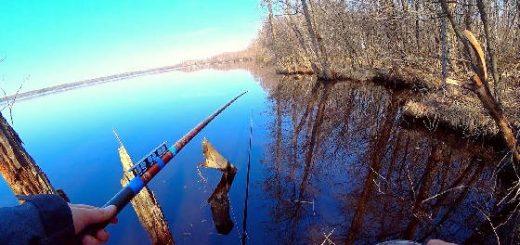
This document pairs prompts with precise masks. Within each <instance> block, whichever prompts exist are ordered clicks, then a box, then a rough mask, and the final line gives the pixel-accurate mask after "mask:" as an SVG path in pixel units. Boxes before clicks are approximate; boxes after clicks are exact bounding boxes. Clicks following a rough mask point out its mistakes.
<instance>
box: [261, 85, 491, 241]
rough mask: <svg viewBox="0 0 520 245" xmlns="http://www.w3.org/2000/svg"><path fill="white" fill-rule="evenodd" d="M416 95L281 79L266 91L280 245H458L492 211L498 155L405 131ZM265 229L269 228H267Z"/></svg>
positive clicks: (269, 190) (268, 188) (270, 185)
mask: <svg viewBox="0 0 520 245" xmlns="http://www.w3.org/2000/svg"><path fill="white" fill-rule="evenodd" d="M410 96H413V95H410V94H407V93H406V92H396V91H388V90H386V89H384V88H381V87H375V86H372V85H368V84H358V83H348V82H343V83H328V84H322V83H319V82H316V81H314V80H312V79H309V78H305V77H303V78H300V79H293V78H283V79H282V80H281V81H280V82H279V84H278V86H277V87H273V89H271V91H270V99H271V101H272V114H273V117H272V118H273V122H272V123H271V124H270V125H271V135H272V138H273V140H272V142H271V143H270V145H269V147H270V151H269V152H270V153H271V154H270V155H269V156H268V157H267V161H266V164H265V165H266V168H267V169H268V172H269V173H270V175H269V177H268V178H266V179H265V180H264V181H263V182H262V187H263V189H264V191H265V193H266V195H268V197H269V198H271V199H272V202H271V203H270V204H269V208H270V214H271V217H270V218H271V221H270V222H273V223H274V224H270V225H269V226H270V227H271V229H270V231H271V234H273V235H275V236H276V238H275V239H276V240H278V241H280V243H284V244H311V243H313V244H316V243H317V244H319V243H321V242H323V241H324V240H325V238H326V237H325V235H324V234H328V233H329V232H330V231H331V230H333V229H334V234H332V235H331V236H330V237H329V238H330V239H331V240H333V241H334V242H336V243H338V242H344V241H345V242H346V244H353V243H375V242H378V241H384V240H390V239H397V238H400V239H403V238H405V239H410V240H417V241H424V240H425V239H428V238H443V239H445V240H450V241H454V242H462V241H463V240H464V239H466V238H467V237H468V236H470V235H471V233H472V230H473V228H474V227H477V226H478V225H479V224H480V223H481V222H482V218H483V217H482V216H478V215H474V214H475V212H477V211H476V209H475V206H476V205H479V206H481V207H482V206H486V205H489V200H488V199H486V198H488V197H489V195H487V194H486V193H491V192H492V188H493V185H492V184H493V183H492V181H491V179H492V178H491V175H492V171H493V164H492V163H494V162H496V161H497V159H495V157H494V156H495V154H494V152H493V150H492V149H488V148H486V147H482V146H477V145H475V144H471V143H469V142H467V141H465V140H462V139H458V138H455V137H450V136H447V135H440V134H432V133H430V132H423V131H421V130H417V129H415V130H412V129H406V128H404V127H402V126H401V124H402V119H401V105H402V104H403V102H404V101H405V100H406V99H408V98H409V97H410ZM268 229H269V227H268Z"/></svg>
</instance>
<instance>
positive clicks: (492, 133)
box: [403, 86, 520, 138]
mask: <svg viewBox="0 0 520 245" xmlns="http://www.w3.org/2000/svg"><path fill="white" fill-rule="evenodd" d="M518 96H520V95H519V94H518V92H516V91H514V90H509V91H507V92H506V93H505V94H504V96H503V97H504V98H505V99H504V100H503V107H504V110H505V112H506V115H508V119H509V121H510V123H511V124H512V126H513V128H515V129H520V117H519V112H520V111H519V110H520V107H519V105H520V104H519V102H518ZM403 113H404V115H405V116H406V117H409V118H415V119H419V120H421V121H422V122H423V123H424V124H425V126H426V127H428V128H429V129H436V128H437V127H439V126H441V127H445V128H449V129H452V130H455V131H457V132H459V133H462V134H463V135H466V136H469V137H484V138H495V137H496V136H497V135H498V133H499V130H498V127H497V125H496V123H495V122H494V121H493V119H492V118H491V117H490V116H489V115H488V113H487V112H486V110H485V109H484V108H483V106H482V104H481V102H480V100H479V99H478V98H477V97H476V96H475V95H474V94H473V93H470V92H469V91H464V90H463V89H462V88H461V87H460V86H449V87H448V91H447V92H446V93H444V92H442V91H438V92H434V93H429V94H427V95H425V96H423V97H421V98H417V99H415V100H410V101H408V102H407V103H406V104H405V106H404V111H403Z"/></svg>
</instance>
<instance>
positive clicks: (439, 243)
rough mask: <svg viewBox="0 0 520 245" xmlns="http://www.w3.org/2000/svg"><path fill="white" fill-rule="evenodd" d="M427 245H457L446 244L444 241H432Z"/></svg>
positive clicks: (453, 244)
mask: <svg viewBox="0 0 520 245" xmlns="http://www.w3.org/2000/svg"><path fill="white" fill-rule="evenodd" d="M426 245H457V244H455V243H449V242H445V241H443V240H438V239H432V240H429V241H428V243H427V244H426Z"/></svg>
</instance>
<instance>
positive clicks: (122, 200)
mask: <svg viewBox="0 0 520 245" xmlns="http://www.w3.org/2000/svg"><path fill="white" fill-rule="evenodd" d="M134 196H135V195H134V192H133V191H132V189H130V188H128V187H125V188H123V189H121V190H120V191H119V192H118V193H117V194H116V195H115V196H114V197H112V199H110V200H109V201H108V202H107V203H105V205H103V206H102V208H106V207H108V206H110V205H114V206H116V210H117V211H116V214H115V215H114V217H115V216H116V215H117V214H118V213H119V212H120V211H121V210H123V208H124V207H125V206H126V205H127V204H128V203H129V202H130V200H132V198H133V197H134ZM108 224H110V221H106V222H103V223H97V224H91V225H88V226H87V227H85V228H84V229H83V230H82V231H81V232H80V233H78V234H77V235H76V237H77V238H78V240H81V239H82V238H83V237H84V236H85V235H92V236H94V237H95V236H96V232H98V231H99V230H103V229H105V228H106V227H107V226H108Z"/></svg>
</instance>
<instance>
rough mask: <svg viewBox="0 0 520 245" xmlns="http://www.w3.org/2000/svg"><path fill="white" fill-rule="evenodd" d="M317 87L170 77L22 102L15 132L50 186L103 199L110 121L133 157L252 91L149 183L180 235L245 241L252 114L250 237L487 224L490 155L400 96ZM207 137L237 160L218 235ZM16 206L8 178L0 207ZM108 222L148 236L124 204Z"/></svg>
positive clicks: (111, 150) (243, 78) (116, 170)
mask: <svg viewBox="0 0 520 245" xmlns="http://www.w3.org/2000/svg"><path fill="white" fill-rule="evenodd" d="M315 84H316V83H315V81H312V80H309V79H301V78H300V79H292V78H281V77H277V76H270V75H264V74H260V73H258V72H252V73H251V72H249V71H246V70H230V71H215V70H206V71H199V72H192V73H183V72H173V73H166V74H161V75H153V76H146V77H140V78H134V79H129V80H123V81H118V82H113V83H107V84H101V85H96V86H92V87H86V88H81V89H76V90H71V91H67V92H64V93H59V94H54V95H50V96H44V97H39V98H35V99H31V100H26V101H20V102H17V103H16V105H15V107H14V108H13V119H14V128H15V130H16V131H17V132H18V133H19V135H20V137H21V138H22V140H23V141H24V143H25V147H26V149H27V151H28V152H29V153H30V154H31V155H32V157H33V158H34V159H35V161H36V162H37V163H38V164H39V166H40V167H41V168H42V169H43V171H44V172H45V173H46V174H47V175H48V177H49V179H50V181H51V182H52V184H53V185H54V187H56V188H62V189H64V190H65V192H66V193H67V194H68V196H69V198H70V199H71V200H72V202H74V203H86V204H91V205H97V206H100V205H103V204H104V203H105V202H106V201H107V200H108V199H109V198H110V197H111V196H112V195H113V194H115V193H116V192H117V191H118V190H119V189H120V188H121V186H120V183H119V180H120V178H121V176H122V170H121V164H120V161H119V156H118V153H117V147H118V142H117V141H116V139H115V137H114V136H113V134H112V129H116V130H117V132H118V133H119V136H120V137H121V139H122V140H123V143H124V144H125V146H126V148H127V150H128V151H129V153H130V155H131V157H132V159H133V160H134V161H136V160H138V159H140V158H141V157H142V156H143V155H144V154H146V153H148V152H149V151H150V150H151V149H153V148H154V147H155V146H157V145H158V144H159V143H161V142H163V141H164V140H167V141H168V142H169V144H173V143H174V142H175V141H176V140H177V139H179V138H180V137H182V136H183V135H184V134H185V133H186V132H187V131H188V130H190V129H191V128H192V127H194V126H195V125H196V124H197V123H198V122H200V121H201V120H203V119H205V118H206V117H207V116H208V115H210V114H211V113H212V112H213V111H215V110H216V109H217V108H219V107H220V106H221V105H223V104H224V103H226V102H227V101H228V100H229V99H231V98H233V97H234V96H235V95H237V94H239V93H240V92H242V91H245V90H247V91H249V92H248V93H247V94H246V95H245V96H243V97H242V98H240V99H239V100H238V101H236V102H235V103H234V104H233V105H231V106H230V107H229V108H228V109H227V110H225V111H224V112H223V113H222V114H221V115H220V116H218V117H217V118H216V119H215V120H214V121H213V122H212V123H210V124H209V125H208V127H207V128H205V129H204V130H203V131H202V132H201V133H200V134H199V135H198V136H197V137H195V138H194V139H193V141H192V142H191V143H189V144H188V145H187V146H186V147H185V148H184V149H183V150H182V151H181V153H180V154H179V155H178V156H177V157H176V158H174V160H173V161H172V162H170V164H169V165H168V166H167V167H166V168H165V169H164V170H163V171H162V172H161V173H159V174H158V175H157V176H156V178H155V179H154V180H153V181H152V182H151V184H150V185H149V186H150V188H151V189H152V190H153V191H154V192H155V194H156V198H157V200H158V201H159V203H160V204H161V206H162V209H163V212H164V214H165V217H166V219H167V221H168V223H169V225H170V228H171V232H172V234H173V236H174V239H175V240H176V242H177V244H240V237H241V233H242V222H243V209H244V197H245V179H246V169H247V167H246V166H247V159H248V141H249V126H250V120H252V121H253V146H252V161H251V164H252V165H251V184H250V195H249V212H248V219H247V230H248V239H247V243H248V244H320V243H322V242H323V241H324V240H326V237H329V238H330V240H331V241H334V242H336V243H344V241H345V240H347V241H349V242H356V243H360V244H364V243H374V242H377V241H383V240H390V239H397V238H400V239H404V238H407V239H415V240H420V241H424V240H425V239H427V238H442V239H445V240H449V241H453V242H461V241H463V240H464V239H466V238H467V237H469V236H471V234H472V230H473V228H474V227H477V226H478V225H479V224H480V222H482V220H483V217H482V216H479V215H475V213H476V209H475V208H474V207H475V204H480V205H483V206H486V205H487V204H488V203H489V200H488V199H486V198H487V197H488V196H487V194H486V193H488V192H489V191H490V190H491V188H492V182H491V173H492V170H493V169H492V168H491V167H490V166H493V164H495V163H496V162H497V161H498V160H499V159H498V158H497V157H498V156H497V154H496V153H495V152H493V150H491V149H488V148H486V147H482V146H478V145H476V144H472V143H468V142H466V140H463V139H460V138H457V137H454V136H451V135H439V134H437V133H435V134H434V133H430V132H428V131H427V130H423V129H411V128H407V127H405V126H403V125H406V122H404V121H403V119H402V118H401V110H402V109H401V106H402V101H403V98H406V96H408V95H405V94H402V93H397V92H390V91H388V90H386V89H384V88H381V87H375V86H372V85H369V84H364V85H361V84H350V83H348V82H343V83H337V84H331V85H318V86H316V85H315ZM204 137H205V138H207V139H209V141H210V142H211V143H212V144H213V145H214V146H215V147H216V148H217V149H218V150H219V152H220V153H221V154H222V155H223V156H224V157H226V158H227V159H228V160H229V161H230V162H232V163H233V164H234V165H235V166H237V168H238V172H237V175H236V177H235V180H234V182H233V184H232V187H231V190H230V192H229V197H230V198H229V200H230V217H231V220H232V221H233V223H234V227H233V230H232V231H231V232H230V233H229V234H227V235H221V234H218V233H217V231H216V229H215V226H214V223H213V220H212V215H211V210H210V206H209V205H208V203H207V199H208V198H209V196H210V195H211V193H212V192H213V189H214V188H215V187H216V185H217V183H218V182H219V180H220V175H221V173H220V172H219V171H217V170H214V169H203V168H199V167H197V166H198V165H199V164H200V163H201V162H202V161H203V156H202V150H201V142H202V139H203V138H204ZM199 171H200V172H199ZM437 194H439V195H437ZM15 204H16V200H15V199H14V197H13V196H12V193H11V191H10V190H9V188H8V186H7V185H6V184H5V182H3V184H2V185H0V205H2V206H8V205H15ZM108 229H109V232H110V233H111V240H110V242H109V244H147V243H149V239H148V237H147V234H146V232H145V231H144V230H143V229H142V227H141V226H140V224H139V221H138V219H137V217H136V215H135V213H134V211H133V209H132V207H131V206H128V207H126V208H125V209H124V210H123V211H122V213H121V214H120V215H119V224H117V225H111V226H109V228H108ZM326 235H327V236H326Z"/></svg>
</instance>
